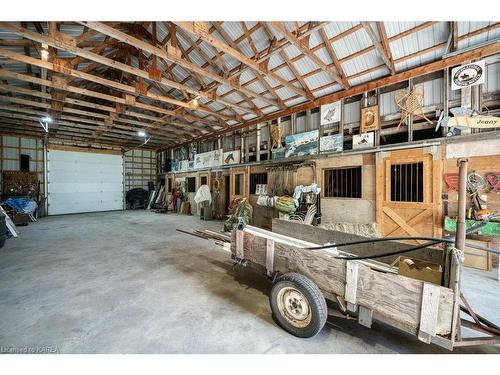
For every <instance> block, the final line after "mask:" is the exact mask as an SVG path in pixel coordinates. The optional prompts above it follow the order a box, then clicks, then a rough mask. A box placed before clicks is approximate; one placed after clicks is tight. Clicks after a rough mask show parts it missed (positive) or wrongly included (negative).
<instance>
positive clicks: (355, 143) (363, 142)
mask: <svg viewBox="0 0 500 375" xmlns="http://www.w3.org/2000/svg"><path fill="white" fill-rule="evenodd" d="M374 145H375V137H374V136H373V132H370V133H363V134H354V135H353V136H352V149H353V150H359V149H361V148H370V147H373V146H374Z"/></svg>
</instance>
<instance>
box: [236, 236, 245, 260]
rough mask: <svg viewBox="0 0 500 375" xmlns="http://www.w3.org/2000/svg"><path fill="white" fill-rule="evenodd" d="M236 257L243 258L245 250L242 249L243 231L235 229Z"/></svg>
mask: <svg viewBox="0 0 500 375" xmlns="http://www.w3.org/2000/svg"><path fill="white" fill-rule="evenodd" d="M236 257H237V258H238V259H245V252H244V249H243V231H241V230H237V231H236Z"/></svg>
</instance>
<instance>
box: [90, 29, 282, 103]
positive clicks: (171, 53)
mask: <svg viewBox="0 0 500 375" xmlns="http://www.w3.org/2000/svg"><path fill="white" fill-rule="evenodd" d="M81 24H83V25H87V26H88V27H89V28H91V29H94V30H97V31H100V32H101V33H103V34H105V35H108V36H110V37H112V38H115V39H118V40H120V41H122V42H124V43H128V44H132V45H134V46H135V47H136V48H139V49H142V50H144V51H146V52H149V53H152V54H155V55H156V56H158V57H160V58H162V59H164V60H169V61H172V62H175V63H177V64H178V65H181V66H183V67H185V68H186V69H188V70H190V71H192V72H196V73H199V74H200V75H202V76H205V77H208V78H210V79H212V80H214V81H217V82H221V83H223V84H225V85H227V86H229V87H232V88H233V89H236V90H238V91H242V92H244V93H245V94H246V95H248V96H250V97H253V98H257V99H261V100H263V101H265V102H267V103H268V104H270V105H276V102H274V101H273V100H270V99H268V98H266V97H265V96H262V95H260V94H258V93H256V92H254V91H252V90H249V89H247V88H244V87H242V86H241V85H240V84H239V83H238V82H236V81H235V80H229V79H227V78H225V77H221V76H219V75H218V74H215V73H212V72H209V71H207V70H205V69H203V68H201V67H200V66H198V65H196V64H193V63H190V62H188V61H186V60H184V59H182V57H181V52H180V51H179V49H178V48H174V47H171V46H167V47H169V48H167V49H166V50H163V49H160V48H159V47H154V46H152V45H151V44H149V43H146V42H143V41H142V40H140V39H138V38H135V37H133V36H131V35H129V34H126V33H124V32H121V31H120V30H117V29H115V28H112V27H109V26H107V25H105V24H103V23H101V22H81Z"/></svg>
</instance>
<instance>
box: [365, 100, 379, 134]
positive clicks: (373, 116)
mask: <svg viewBox="0 0 500 375" xmlns="http://www.w3.org/2000/svg"><path fill="white" fill-rule="evenodd" d="M378 129H379V119H378V105H374V106H371V107H366V108H362V109H361V133H366V132H371V131H374V130H378Z"/></svg>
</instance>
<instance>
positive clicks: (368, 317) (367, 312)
mask: <svg viewBox="0 0 500 375" xmlns="http://www.w3.org/2000/svg"><path fill="white" fill-rule="evenodd" d="M372 321H373V310H372V309H368V308H366V307H364V306H359V313H358V323H359V324H361V325H362V326H365V327H368V328H371V326H372Z"/></svg>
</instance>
